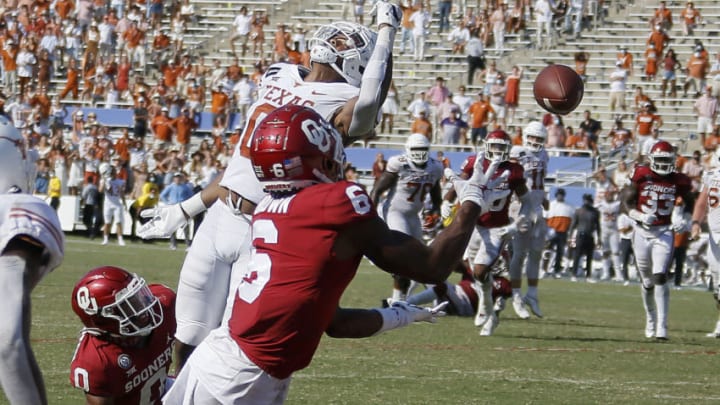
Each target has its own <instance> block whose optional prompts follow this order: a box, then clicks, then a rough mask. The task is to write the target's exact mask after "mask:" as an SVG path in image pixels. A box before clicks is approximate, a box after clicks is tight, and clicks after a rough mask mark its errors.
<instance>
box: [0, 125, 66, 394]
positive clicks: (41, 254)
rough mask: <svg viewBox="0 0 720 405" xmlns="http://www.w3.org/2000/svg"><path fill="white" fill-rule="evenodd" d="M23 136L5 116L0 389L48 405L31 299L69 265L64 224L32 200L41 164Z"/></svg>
mask: <svg viewBox="0 0 720 405" xmlns="http://www.w3.org/2000/svg"><path fill="white" fill-rule="evenodd" d="M34 157H35V156H34V155H33V154H32V153H31V151H29V150H28V149H27V147H26V144H25V140H24V139H23V137H22V135H21V134H20V131H18V130H17V129H16V128H15V127H14V126H13V124H12V123H11V122H10V121H9V120H8V119H7V118H5V117H2V116H0V167H1V168H2V169H1V174H0V195H1V197H0V319H2V326H0V353H2V355H0V386H2V389H3V391H4V392H5V396H6V397H7V399H8V400H9V401H10V403H11V404H46V403H47V398H46V396H45V385H44V383H43V378H42V374H41V373H40V369H39V367H38V365H37V362H36V361H35V355H34V354H33V351H32V348H31V347H30V324H31V318H30V295H31V293H32V290H33V288H35V286H36V285H37V284H38V283H39V282H40V280H42V278H43V277H45V275H46V274H48V273H49V272H51V271H52V270H54V269H55V268H56V267H58V266H59V265H60V263H61V262H62V260H63V254H64V248H65V237H64V236H63V232H62V229H61V228H60V221H59V219H58V217H57V214H56V213H55V210H53V209H52V208H51V207H50V206H49V205H47V203H45V202H44V201H42V200H40V199H38V198H35V197H33V196H32V195H29V194H30V193H32V192H33V185H34V183H35V159H34Z"/></svg>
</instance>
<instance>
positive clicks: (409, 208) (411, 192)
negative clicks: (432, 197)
mask: <svg viewBox="0 0 720 405" xmlns="http://www.w3.org/2000/svg"><path fill="white" fill-rule="evenodd" d="M385 170H386V171H387V172H388V173H395V174H397V176H398V179H397V184H396V185H395V187H393V188H392V189H391V190H390V192H389V193H388V197H387V201H386V204H389V206H388V207H387V208H388V210H392V211H398V212H402V213H411V214H415V215H418V214H419V213H420V212H421V211H422V209H423V202H424V201H425V197H427V195H428V194H429V193H430V190H431V189H432V188H433V186H435V184H437V183H438V181H440V178H441V177H442V173H443V165H442V163H440V162H439V161H437V160H435V159H433V158H429V159H428V162H427V164H426V165H425V167H418V166H415V164H414V163H412V162H411V161H410V159H408V158H407V156H405V155H396V156H392V157H391V158H390V159H388V162H387V166H386V167H385Z"/></svg>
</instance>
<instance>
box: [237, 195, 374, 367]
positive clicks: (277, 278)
mask: <svg viewBox="0 0 720 405" xmlns="http://www.w3.org/2000/svg"><path fill="white" fill-rule="evenodd" d="M376 217H377V213H376V211H375V207H374V206H373V205H372V203H371V201H370V197H369V196H368V195H367V194H366V192H365V190H364V189H363V188H361V187H360V186H359V185H357V184H355V183H351V182H347V181H339V182H337V183H332V184H318V185H314V186H311V187H308V188H305V189H303V190H301V191H299V192H298V193H296V194H293V195H291V196H288V197H284V198H273V197H271V196H267V197H265V198H264V199H263V200H262V201H261V202H260V204H258V207H257V209H256V210H255V215H254V216H253V221H252V222H253V252H252V257H251V259H250V264H249V265H248V267H247V269H246V270H245V274H244V275H243V276H242V281H241V282H240V285H239V286H238V289H237V292H236V295H235V303H234V305H233V311H232V316H231V317H230V321H229V322H228V325H229V328H230V335H231V336H232V338H233V339H234V340H235V342H237V344H238V345H239V346H240V348H241V349H242V351H243V352H244V353H245V354H246V355H247V356H248V358H249V359H250V360H251V361H252V362H253V363H255V364H256V365H257V366H258V367H260V368H261V369H263V370H264V371H265V372H267V373H268V374H270V375H271V376H273V377H275V378H280V379H283V378H286V377H288V376H289V375H290V374H292V373H293V372H294V371H296V370H300V369H303V368H305V367H306V366H307V365H308V364H309V363H310V361H311V359H312V356H313V354H314V353H315V350H316V348H317V345H318V343H319V342H320V338H321V337H322V335H323V333H324V332H325V330H326V329H327V327H328V326H329V325H330V322H331V321H332V319H333V316H334V315H335V311H336V310H337V307H338V303H339V302H340V296H341V295H342V293H343V291H345V288H346V287H347V285H348V283H350V281H351V280H352V279H353V277H354V276H355V272H356V271H357V268H358V265H359V263H360V260H361V259H362V255H357V256H353V257H348V258H345V259H341V258H338V257H337V256H336V255H335V253H334V252H333V246H334V245H335V241H336V239H337V237H338V235H339V234H340V233H341V232H342V231H343V229H345V228H347V227H349V226H352V225H353V224H356V223H358V222H360V221H367V220H370V219H373V218H376Z"/></svg>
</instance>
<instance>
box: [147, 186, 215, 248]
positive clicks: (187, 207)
mask: <svg viewBox="0 0 720 405" xmlns="http://www.w3.org/2000/svg"><path fill="white" fill-rule="evenodd" d="M206 209H207V207H205V204H204V203H203V201H202V197H201V195H200V193H196V194H195V195H194V196H192V197H190V198H189V199H187V200H185V201H183V202H181V203H180V204H173V205H168V206H165V207H156V208H152V209H147V210H143V211H142V212H140V216H141V217H143V218H150V221H148V222H146V223H145V224H143V225H142V226H140V228H139V229H138V231H137V234H138V236H139V237H141V238H143V239H155V238H169V237H170V236H171V235H172V234H173V233H175V232H176V231H177V230H178V229H181V228H182V227H184V226H186V225H187V224H188V220H189V219H191V218H193V217H195V216H196V215H198V214H199V213H201V212H203V211H205V210H206Z"/></svg>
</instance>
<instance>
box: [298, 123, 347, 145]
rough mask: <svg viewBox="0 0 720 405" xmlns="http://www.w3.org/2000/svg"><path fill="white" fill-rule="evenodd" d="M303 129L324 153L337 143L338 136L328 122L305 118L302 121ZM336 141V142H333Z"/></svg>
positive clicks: (308, 137)
mask: <svg viewBox="0 0 720 405" xmlns="http://www.w3.org/2000/svg"><path fill="white" fill-rule="evenodd" d="M302 130H303V132H304V133H305V136H306V137H307V139H308V141H310V143H312V144H313V145H315V146H317V148H318V149H319V150H320V152H322V153H327V152H328V151H329V150H330V148H334V147H335V144H337V141H338V140H337V138H336V136H335V133H334V132H333V130H332V128H329V127H328V126H327V125H326V124H323V123H318V122H317V121H315V120H305V121H303V123H302ZM333 141H335V144H333Z"/></svg>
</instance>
